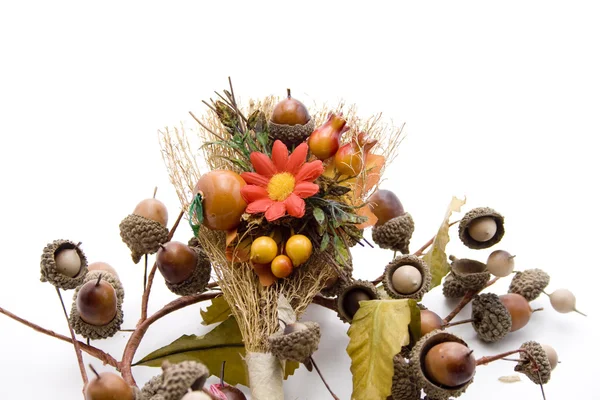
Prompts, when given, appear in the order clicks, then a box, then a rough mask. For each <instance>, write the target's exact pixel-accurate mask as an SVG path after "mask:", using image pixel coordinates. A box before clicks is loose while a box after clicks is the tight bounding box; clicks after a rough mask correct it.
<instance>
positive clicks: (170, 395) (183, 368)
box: [142, 361, 210, 400]
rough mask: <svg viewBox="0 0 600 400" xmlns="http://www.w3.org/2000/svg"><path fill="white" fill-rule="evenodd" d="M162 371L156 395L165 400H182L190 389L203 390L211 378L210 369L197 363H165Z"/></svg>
mask: <svg viewBox="0 0 600 400" xmlns="http://www.w3.org/2000/svg"><path fill="white" fill-rule="evenodd" d="M162 370H163V373H162V382H161V383H160V384H159V385H158V388H157V389H156V394H155V395H161V396H162V397H163V398H164V399H165V400H181V398H182V397H183V396H184V395H185V394H186V393H187V392H188V389H191V390H200V389H202V387H203V386H204V383H205V382H206V379H208V377H209V376H210V372H209V370H208V368H206V366H205V365H204V364H201V363H198V362H195V361H183V362H180V363H177V364H171V363H170V362H168V361H165V362H164V363H163V365H162ZM142 392H143V390H142Z"/></svg>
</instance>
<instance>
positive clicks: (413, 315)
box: [408, 299, 421, 343]
mask: <svg viewBox="0 0 600 400" xmlns="http://www.w3.org/2000/svg"><path fill="white" fill-rule="evenodd" d="M408 305H409V307H410V326H409V329H410V339H411V342H413V343H416V342H417V341H418V340H419V339H420V338H421V309H420V308H419V306H418V305H417V302H416V301H415V300H412V299H411V300H408Z"/></svg>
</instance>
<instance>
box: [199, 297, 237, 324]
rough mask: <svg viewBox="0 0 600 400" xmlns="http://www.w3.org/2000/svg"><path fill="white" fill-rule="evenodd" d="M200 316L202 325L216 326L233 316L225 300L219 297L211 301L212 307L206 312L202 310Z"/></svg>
mask: <svg viewBox="0 0 600 400" xmlns="http://www.w3.org/2000/svg"><path fill="white" fill-rule="evenodd" d="M200 315H201V316H202V325H211V324H216V323H217V322H223V321H225V320H226V319H227V317H229V316H230V315H231V308H229V304H228V303H227V302H226V301H225V298H224V297H223V296H219V297H215V298H214V299H212V300H211V301H210V306H208V307H207V308H206V311H204V310H202V309H200Z"/></svg>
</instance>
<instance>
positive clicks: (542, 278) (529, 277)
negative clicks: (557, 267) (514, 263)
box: [508, 268, 550, 301]
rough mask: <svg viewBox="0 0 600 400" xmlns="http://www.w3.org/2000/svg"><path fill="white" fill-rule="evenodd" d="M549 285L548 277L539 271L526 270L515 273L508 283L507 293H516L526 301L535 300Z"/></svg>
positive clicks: (536, 269) (535, 269)
mask: <svg viewBox="0 0 600 400" xmlns="http://www.w3.org/2000/svg"><path fill="white" fill-rule="evenodd" d="M549 283H550V275H548V274H547V273H545V272H544V271H542V270H541V269H538V268H534V269H526V270H525V271H523V272H517V273H516V274H515V276H514V277H513V279H512V281H511V282H510V286H509V288H508V292H509V293H517V294H520V295H521V296H523V297H525V298H526V299H527V301H533V300H535V299H537V298H538V297H539V296H540V294H541V293H542V292H543V291H544V289H545V288H546V286H548V284H549Z"/></svg>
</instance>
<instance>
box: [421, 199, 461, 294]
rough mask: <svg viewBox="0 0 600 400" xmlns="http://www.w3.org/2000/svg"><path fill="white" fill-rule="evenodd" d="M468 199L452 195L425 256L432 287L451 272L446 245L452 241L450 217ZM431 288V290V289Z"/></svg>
mask: <svg viewBox="0 0 600 400" xmlns="http://www.w3.org/2000/svg"><path fill="white" fill-rule="evenodd" d="M466 202H467V199H466V198H465V199H464V200H461V199H457V198H456V197H452V201H451V202H450V205H449V206H448V210H446V215H445V216H444V221H443V222H442V225H441V226H440V229H439V230H438V233H437V234H436V235H435V239H434V240H433V244H432V246H431V248H430V249H429V251H428V252H427V253H425V255H424V256H423V261H425V262H426V263H427V265H428V266H429V270H430V271H431V289H433V288H434V287H436V286H438V285H439V284H440V283H442V279H443V278H444V276H446V275H447V274H448V272H450V264H448V256H447V255H446V245H447V244H448V242H450V234H449V231H450V217H451V216H452V213H454V212H460V208H461V207H462V206H463V205H465V203H466ZM431 289H429V290H431Z"/></svg>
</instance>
